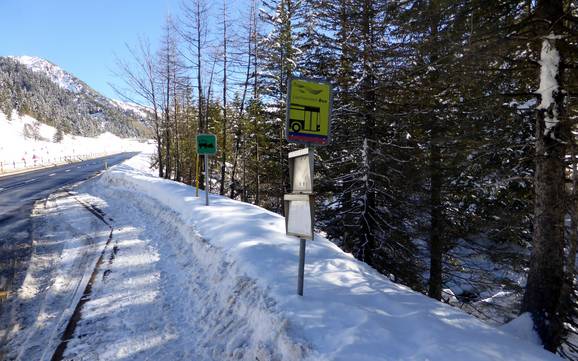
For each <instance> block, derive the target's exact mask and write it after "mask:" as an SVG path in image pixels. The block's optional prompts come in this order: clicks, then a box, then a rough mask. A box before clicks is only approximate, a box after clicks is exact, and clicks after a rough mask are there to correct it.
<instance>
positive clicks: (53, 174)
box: [48, 173, 56, 177]
mask: <svg viewBox="0 0 578 361" xmlns="http://www.w3.org/2000/svg"><path fill="white" fill-rule="evenodd" d="M55 175H56V173H50V174H49V175H48V176H49V177H54V176H55Z"/></svg>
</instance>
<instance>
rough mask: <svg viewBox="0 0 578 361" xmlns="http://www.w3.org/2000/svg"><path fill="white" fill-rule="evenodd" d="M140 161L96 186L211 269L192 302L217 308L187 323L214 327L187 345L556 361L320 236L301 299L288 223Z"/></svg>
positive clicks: (360, 360)
mask: <svg viewBox="0 0 578 361" xmlns="http://www.w3.org/2000/svg"><path fill="white" fill-rule="evenodd" d="M145 165H146V161H145V160H144V159H143V156H142V155H141V156H139V157H136V158H133V159H132V160H129V161H128V162H127V163H125V164H122V165H119V166H116V167H113V168H112V169H110V170H109V171H108V172H107V173H106V174H105V175H104V176H103V177H102V178H101V179H100V180H99V182H98V184H99V185H101V186H103V187H105V188H106V189H107V192H112V193H114V194H116V195H117V199H124V200H126V201H127V202H128V201H130V202H133V203H135V204H137V205H139V204H140V208H141V209H142V210H143V211H144V212H145V213H146V214H148V216H150V217H155V218H154V219H156V220H157V221H158V220H159V219H160V221H161V222H162V223H167V224H170V225H171V227H173V228H174V229H175V232H177V233H178V234H174V235H173V236H171V235H168V236H167V237H166V238H165V239H164V240H163V242H166V243H169V244H171V246H172V247H174V248H175V249H176V253H178V256H179V257H181V258H182V257H185V258H187V257H190V260H191V261H190V263H191V267H193V266H194V265H197V264H200V265H202V268H203V269H204V270H203V271H206V272H208V274H207V276H208V277H207V279H206V281H207V282H206V283H205V284H204V292H206V294H207V295H208V296H202V295H199V297H200V298H201V299H202V301H203V302H207V301H211V302H212V306H213V307H212V308H207V309H206V310H207V312H208V313H207V314H199V315H196V316H195V315H193V316H191V317H192V319H190V320H187V321H188V322H199V323H201V324H203V323H205V324H206V325H208V326H210V327H214V328H215V329H214V331H215V332H213V333H211V332H207V329H205V331H204V332H202V333H201V334H197V335H192V336H191V337H195V336H202V337H204V339H202V340H195V341H194V342H196V343H197V344H198V345H200V347H205V348H206V349H207V352H206V353H205V355H211V354H212V355H213V359H214V360H220V361H223V360H227V359H236V358H237V359H238V357H241V358H242V359H247V360H249V359H250V360H254V359H255V357H256V355H257V354H256V352H263V350H269V351H270V352H271V353H270V354H269V355H268V356H266V357H268V358H269V359H279V360H298V359H309V360H344V361H345V360H348V361H350V360H355V361H364V360H426V359H427V360H448V359H452V360H525V361H531V360H554V359H557V357H556V356H555V355H553V354H550V353H548V352H546V351H544V350H542V349H541V348H539V347H538V346H535V345H532V344H530V343H527V342H525V341H522V340H520V339H517V338H515V337H513V336H511V335H508V334H506V333H504V332H501V331H499V330H497V329H495V328H493V327H490V326H488V325H485V324H483V323H482V322H480V321H478V320H476V319H475V318H473V317H471V316H469V315H467V314H465V313H463V312H461V311H459V310H456V309H454V308H452V307H450V306H447V305H444V304H442V303H439V302H435V301H433V300H431V299H429V298H427V297H425V296H423V295H421V294H418V293H415V292H413V291H411V290H410V289H408V288H406V287H403V286H400V285H398V284H395V283H393V282H391V281H389V280H388V279H387V278H385V277H383V276H382V275H380V274H378V273H377V272H375V271H374V270H373V269H371V268H370V267H368V266H367V265H366V264H364V263H361V262H359V261H357V260H355V259H354V258H353V257H352V256H351V255H349V254H346V253H344V252H342V251H341V250H340V249H339V248H338V247H336V246H335V245H334V244H332V243H331V242H329V241H328V240H326V239H324V238H322V237H316V239H315V241H312V242H309V244H308V250H307V259H306V262H307V263H306V280H305V297H303V298H301V297H299V296H297V295H296V294H295V283H296V274H297V254H298V241H297V240H296V239H294V238H292V237H288V236H286V235H285V233H284V219H283V217H281V216H279V215H276V214H274V213H271V212H268V211H266V210H264V209H262V208H259V207H255V206H252V205H249V204H245V203H241V202H237V201H233V200H230V199H228V198H224V197H218V196H211V206H209V207H206V206H204V204H203V199H204V198H203V196H201V197H200V199H199V198H196V197H194V194H195V192H194V189H193V188H191V187H188V186H186V185H183V184H178V183H175V182H171V181H167V180H162V179H158V178H155V177H153V176H151V175H150V174H147V173H146V172H144V171H142V170H141V169H144V166H145ZM155 208H156V209H155ZM175 239H176V240H178V241H177V242H175ZM176 301H178V300H176ZM191 311H193V310H191ZM221 321H223V322H221ZM224 330H227V332H224ZM222 337H226V338H227V339H226V340H224V339H222ZM231 340H239V341H238V342H230V341H231ZM301 345H302V346H301ZM239 350H242V352H241V351H239ZM197 351H201V350H197ZM301 353H303V354H301ZM258 359H260V358H258Z"/></svg>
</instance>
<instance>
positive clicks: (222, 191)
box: [219, 0, 227, 196]
mask: <svg viewBox="0 0 578 361" xmlns="http://www.w3.org/2000/svg"><path fill="white" fill-rule="evenodd" d="M221 154H222V159H221V187H220V188H219V194H220V195H222V196H224V195H225V170H226V163H227V0H224V1H223V149H222V150H221Z"/></svg>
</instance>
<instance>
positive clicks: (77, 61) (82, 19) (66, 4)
mask: <svg viewBox="0 0 578 361" xmlns="http://www.w3.org/2000/svg"><path fill="white" fill-rule="evenodd" d="M180 2H181V0H0V56H3V55H32V56H39V57H42V58H45V59H48V60H50V61H52V62H53V63H55V64H57V65H59V66H60V67H62V68H63V69H64V70H67V71H69V72H71V73H72V74H74V75H76V76H77V77H78V78H80V79H81V80H83V81H85V82H86V83H88V84H89V85H90V86H92V87H93V88H94V89H96V90H98V91H100V92H101V93H103V94H104V95H107V96H109V97H113V98H118V96H116V95H115V94H114V91H113V90H112V89H111V88H110V86H109V85H108V83H109V82H115V79H114V76H113V75H112V70H113V69H114V68H115V54H117V55H118V56H119V57H123V56H126V48H125V43H128V44H131V45H132V44H136V42H137V39H138V37H139V35H144V36H147V37H149V38H150V39H151V43H152V44H156V43H157V40H158V39H159V38H160V34H161V32H162V25H163V23H164V20H165V17H166V15H167V14H168V13H169V12H171V13H173V14H174V13H177V12H178V9H179V7H180Z"/></svg>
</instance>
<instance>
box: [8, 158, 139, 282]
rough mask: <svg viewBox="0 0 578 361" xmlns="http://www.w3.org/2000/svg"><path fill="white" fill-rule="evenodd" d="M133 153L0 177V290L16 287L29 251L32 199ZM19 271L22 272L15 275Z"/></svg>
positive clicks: (84, 178) (69, 183)
mask: <svg viewBox="0 0 578 361" xmlns="http://www.w3.org/2000/svg"><path fill="white" fill-rule="evenodd" d="M136 154H137V153H122V154H118V155H113V156H109V157H103V158H98V159H92V160H87V161H84V162H79V163H73V164H67V165H63V166H58V167H53V168H46V169H41V170H36V171H32V172H29V173H23V174H17V175H13V176H6V177H1V178H0V291H12V290H16V289H18V287H19V286H20V284H21V282H22V280H23V275H24V274H25V272H22V271H25V270H26V268H27V267H28V260H29V259H30V256H31V251H32V247H31V245H32V239H31V223H32V222H31V213H32V209H33V206H34V203H35V202H36V201H38V200H41V199H44V198H46V197H47V196H48V195H49V194H51V193H54V192H55V191H56V190H57V189H59V188H62V187H65V186H67V185H72V184H74V183H77V182H80V181H83V180H86V179H88V178H90V177H93V176H94V175H96V174H98V173H99V172H101V171H102V170H103V169H104V167H105V160H106V161H107V164H108V166H112V165H115V164H118V163H120V162H122V161H124V160H126V159H129V158H131V157H133V156H134V155H136ZM19 275H22V276H21V277H19Z"/></svg>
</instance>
